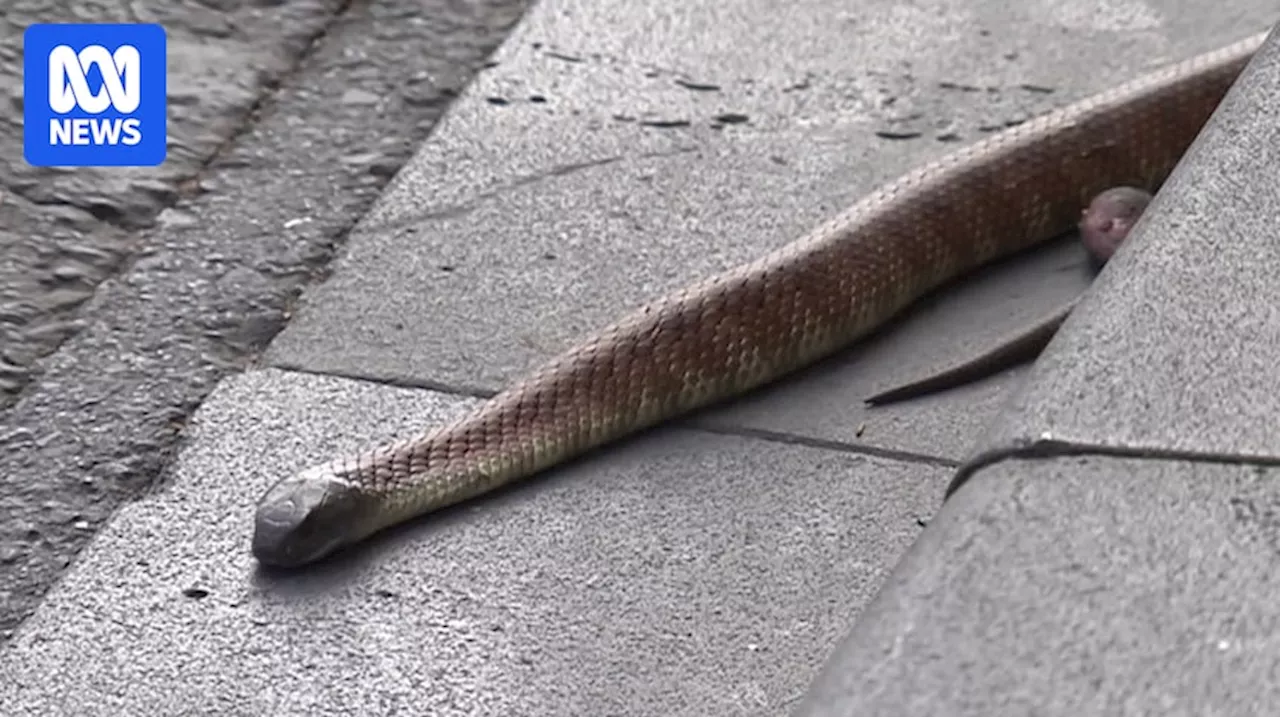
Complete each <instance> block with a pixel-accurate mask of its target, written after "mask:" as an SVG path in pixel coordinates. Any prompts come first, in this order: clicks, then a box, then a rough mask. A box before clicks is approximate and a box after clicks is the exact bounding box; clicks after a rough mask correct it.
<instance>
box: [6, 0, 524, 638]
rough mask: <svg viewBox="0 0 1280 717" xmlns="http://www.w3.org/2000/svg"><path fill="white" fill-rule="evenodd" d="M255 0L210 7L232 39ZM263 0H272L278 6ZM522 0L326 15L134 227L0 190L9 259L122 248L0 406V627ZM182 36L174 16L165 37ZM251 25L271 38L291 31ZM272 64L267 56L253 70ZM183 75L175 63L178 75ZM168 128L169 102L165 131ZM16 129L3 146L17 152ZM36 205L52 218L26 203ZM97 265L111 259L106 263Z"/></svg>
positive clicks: (127, 493)
mask: <svg viewBox="0 0 1280 717" xmlns="http://www.w3.org/2000/svg"><path fill="white" fill-rule="evenodd" d="M78 7H83V6H78ZM142 7H143V5H141V4H140V3H132V4H130V8H135V9H141V8H142ZM166 7H168V8H169V9H171V10H172V9H173V8H172V7H171V6H168V5H166ZM253 7H257V5H255V4H248V3H230V4H229V5H228V6H227V7H225V8H221V9H219V10H218V13H220V14H222V15H224V16H226V18H227V22H232V21H234V22H235V23H236V27H239V26H240V25H241V24H244V25H249V26H253V27H251V28H249V29H244V30H243V32H242V31H241V30H236V32H235V33H234V36H235V37H241V36H252V37H257V36H259V33H262V32H264V31H265V29H266V28H263V27H257V26H256V25H257V24H258V23H265V22H266V20H265V19H263V18H258V19H256V20H255V19H254V17H255V16H253V15H252V14H250V15H248V16H242V15H243V13H252V12H255V11H253V10H252V8H253ZM263 7H264V8H265V9H264V10H262V12H275V13H281V12H287V11H288V7H289V5H288V4H287V3H286V4H281V3H266V4H265V5H263ZM522 9H523V8H522V5H521V3H519V2H509V1H508V0H496V1H495V2H478V3H469V4H466V3H443V2H435V1H434V0H404V1H403V2H400V1H395V2H393V1H390V0H386V1H382V0H380V1H379V2H377V3H357V4H355V5H353V6H352V7H350V8H349V9H347V10H346V11H345V12H343V13H342V14H340V15H337V16H334V17H330V18H329V19H328V21H327V23H326V24H325V25H324V36H323V37H322V38H320V39H319V40H317V42H316V43H315V44H314V46H312V47H311V49H310V50H308V52H307V54H306V55H305V57H302V58H298V59H297V62H298V63H299V66H298V67H297V68H296V70H293V71H292V72H291V73H288V74H286V75H285V76H284V78H283V79H282V80H281V82H282V84H281V85H280V86H279V87H278V88H276V89H275V90H274V92H272V93H271V94H270V96H269V97H266V96H264V97H261V98H259V101H257V105H256V109H255V110H254V112H253V114H252V117H251V118H244V119H245V121H246V123H247V124H245V125H244V126H243V128H242V129H241V130H240V134H239V135H237V136H236V137H235V138H234V139H233V140H232V141H229V142H228V143H227V144H226V146H225V147H223V148H222V149H221V150H219V151H218V152H217V154H216V156H215V157H214V158H212V159H210V160H209V162H208V166H206V167H204V168H203V169H200V170H199V171H198V173H197V174H196V175H195V180H194V183H192V184H191V185H190V187H189V191H187V192H184V193H183V194H181V196H178V195H174V196H173V197H171V198H172V199H173V200H174V203H173V204H172V205H171V206H169V207H167V208H165V209H163V210H162V211H160V213H159V214H158V215H157V216H156V217H155V218H154V220H155V225H154V226H152V227H150V228H148V229H145V230H142V231H139V232H136V233H129V232H128V231H127V230H126V229H124V228H123V227H119V228H117V227H116V226H115V225H114V224H111V223H104V222H100V221H97V220H94V219H92V217H88V215H86V214H84V212H83V211H81V210H79V209H77V208H74V207H71V206H70V205H65V204H64V205H57V206H49V207H44V206H34V207H33V206H32V202H31V201H30V200H29V199H23V198H19V199H14V198H12V197H10V198H9V200H7V201H6V202H5V203H4V204H2V205H0V217H3V218H4V219H6V220H8V219H12V221H13V224H7V223H6V224H5V227H6V229H8V230H9V231H12V232H13V234H12V236H13V237H15V238H16V240H17V241H18V243H17V245H16V246H14V247H5V251H9V250H10V248H12V249H13V250H14V251H17V252H20V253H18V254H14V256H15V257H18V258H19V259H20V260H23V261H25V259H22V257H25V256H28V254H27V253H25V252H30V256H33V257H35V258H33V259H32V263H31V266H32V267H38V266H39V262H41V261H46V260H45V259H41V258H40V257H41V256H54V257H56V256H57V255H58V253H59V252H62V253H64V254H66V255H68V256H73V257H74V256H77V255H78V253H77V252H80V251H82V250H81V249H77V248H76V247H78V246H85V247H89V249H85V250H83V251H86V252H87V251H90V250H93V251H96V250H97V248H100V247H101V246H103V243H102V242H107V241H109V242H112V243H113V244H112V245H113V246H119V247H122V248H125V249H131V250H133V251H134V253H133V255H132V257H131V259H130V260H129V261H128V262H126V263H125V265H124V269H123V273H122V274H119V275H118V276H116V277H114V278H111V279H108V280H106V281H105V282H104V283H103V284H102V285H101V286H100V287H99V288H98V290H97V291H96V294H95V295H94V296H93V298H92V299H91V300H90V301H89V302H88V303H87V304H85V305H84V306H81V307H80V308H79V309H76V310H75V311H74V314H73V316H74V320H75V321H76V328H77V331H78V332H77V333H74V334H73V335H72V336H71V337H70V338H69V339H67V340H65V342H63V343H62V344H61V346H60V349H59V350H58V351H57V352H56V353H54V354H52V355H51V356H49V357H47V358H45V359H42V360H38V361H36V362H35V363H34V364H31V368H32V370H33V371H34V374H35V375H36V376H37V378H36V380H35V382H34V383H32V384H30V385H28V386H27V387H26V388H25V389H24V390H23V393H22V394H21V396H20V400H18V402H17V403H16V404H15V405H14V406H13V407H12V408H10V409H9V410H7V411H4V412H0V516H3V520H0V639H3V637H4V636H7V633H8V632H9V631H10V630H11V629H12V627H13V626H14V625H16V624H17V623H18V621H19V620H21V619H22V617H23V616H24V615H26V614H27V613H28V612H30V610H31V609H33V608H34V606H35V604H36V602H37V600H38V599H39V597H40V596H41V595H42V594H43V593H44V591H45V590H46V588H47V587H48V585H49V584H50V583H51V582H52V581H53V580H54V579H55V578H56V576H57V575H58V574H59V572H60V571H61V570H62V569H63V568H64V567H66V565H67V564H68V563H69V562H70V560H71V559H72V558H73V556H74V555H75V554H76V552H77V551H78V550H79V548H80V546H82V545H83V544H84V543H85V542H86V541H87V540H88V539H89V538H90V537H91V536H92V535H93V532H94V530H96V529H97V527H98V526H100V525H101V524H102V522H103V521H104V520H105V519H106V518H107V517H108V516H109V515H110V514H111V513H112V511H113V510H114V509H115V508H116V507H117V506H119V505H120V504H121V503H122V502H123V501H125V500H128V499H130V498H131V497H133V496H134V495H135V494H136V493H137V491H138V490H139V489H141V488H143V487H145V486H146V485H147V484H148V483H150V482H151V481H153V480H155V478H156V476H157V475H158V474H159V472H160V470H161V469H162V467H163V466H164V465H166V464H167V462H168V461H169V460H170V459H171V457H172V452H171V449H172V447H173V445H174V442H175V439H176V437H177V436H178V435H179V433H180V431H181V430H182V427H183V424H184V423H185V421H186V419H187V417H188V416H189V415H190V413H191V411H192V410H193V409H194V408H195V407H196V406H197V405H198V404H199V402H200V400H201V399H202V398H203V397H204V396H205V395H206V394H207V393H208V391H210V390H211V389H212V388H213V386H214V385H215V384H216V382H217V380H218V379H219V378H220V377H222V376H225V375H227V374H229V373H231V372H234V371H238V370H239V369H241V368H242V367H243V366H244V365H245V364H246V363H247V362H249V361H250V360H251V359H252V357H253V355H254V352H255V351H256V350H257V349H259V348H260V347H261V346H262V345H263V344H264V343H265V342H266V341H268V340H269V339H270V338H271V336H272V335H273V334H274V333H275V331H276V330H278V328H279V326H280V325H281V324H282V323H283V322H284V320H285V318H286V317H287V316H288V313H289V311H290V310H291V303H292V301H293V298H294V296H295V295H296V293H297V291H298V289H299V287H300V286H301V285H303V284H304V283H306V282H308V281H312V280H314V279H315V277H316V276H317V275H318V274H322V273H323V271H324V269H325V267H326V265H327V263H328V260H329V258H330V256H331V254H332V251H333V247H334V246H336V245H338V244H340V243H341V241H342V240H343V239H344V238H345V235H346V232H347V230H348V229H349V228H350V226H351V224H352V223H353V222H354V221H355V220H356V219H357V218H358V217H359V216H360V215H362V214H363V213H364V212H365V211H366V210H367V209H368V207H369V205H370V203H371V202H372V201H373V199H374V198H375V197H376V196H377V195H378V193H379V192H380V191H381V188H382V186H383V185H384V184H385V183H386V181H387V180H388V178H389V177H390V176H391V175H393V174H394V173H395V171H396V170H397V168H398V167H399V166H400V164H401V163H402V162H403V161H404V160H405V159H406V158H407V157H408V155H409V153H410V152H411V151H412V149H413V148H414V147H415V146H416V144H417V143H418V142H419V141H421V139H422V138H423V137H424V136H425V135H426V134H427V132H428V131H429V130H430V128H431V127H432V126H433V124H434V122H435V120H436V119H437V118H438V117H439V116H440V114H441V113H442V112H443V110H444V108H445V107H446V106H447V104H448V102H449V101H450V100H451V99H452V98H453V97H454V96H456V95H457V93H458V92H459V91H460V90H461V88H462V87H464V86H465V84H466V83H467V82H468V81H469V79H470V77H471V75H472V74H473V73H474V72H475V71H476V70H477V69H478V68H479V66H480V65H481V64H482V63H483V62H484V60H485V57H486V56H487V54H488V53H489V52H490V51H491V50H492V48H493V47H494V46H495V45H496V44H497V43H498V42H499V41H500V40H501V38H502V36H503V34H504V33H505V31H506V28H508V27H509V26H510V25H511V23H513V22H514V21H515V20H516V19H517V18H518V16H519V14H520V12H521V11H522ZM33 12H34V11H33ZM237 13H241V14H237ZM59 16H60V15H58V13H54V12H53V11H50V14H49V15H48V16H41V17H40V18H39V19H51V18H53V17H59ZM6 17H7V18H8V17H9V16H8V15H6ZM33 17H34V15H33ZM95 17H97V16H95ZM101 17H103V18H107V17H111V16H110V15H109V14H107V13H105V11H104V13H103V15H102V16H101ZM165 17H168V16H167V15H166V16H165ZM271 17H272V18H274V19H273V22H278V23H281V24H285V25H288V24H290V23H289V22H287V20H288V18H287V17H285V16H282V17H279V18H276V17H275V16H271ZM165 22H166V23H167V22H168V20H165ZM175 22H177V21H175ZM11 23H12V20H11ZM295 24H296V23H295ZM181 34H182V31H181V27H180V26H179V27H175V28H174V29H172V30H171V32H170V38H171V42H173V41H174V38H177V37H179V36H181ZM16 36H17V37H20V33H19V34H17V35H16ZM262 42H264V43H265V44H266V45H270V46H271V50H270V51H272V52H275V51H277V50H279V49H280V48H282V47H285V46H287V45H288V43H285V42H283V41H279V40H276V41H265V40H264V41H262ZM228 52H231V51H230V50H228ZM232 54H234V53H232ZM255 57H256V56H254V55H251V54H250V55H244V54H243V53H242V55H237V56H235V57H226V58H223V59H221V60H219V61H218V62H215V63H213V64H214V66H215V69H217V71H218V72H220V73H226V72H230V71H231V70H232V69H233V68H234V67H236V66H238V63H243V64H244V65H245V66H246V67H250V68H252V67H253V66H254V63H255V62H256V60H255V59H254V58H255ZM270 67H271V65H270V64H269V63H265V61H264V64H262V65H259V66H257V67H256V69H254V70H253V72H256V73H261V72H266V71H268V70H269V69H270ZM187 71H188V74H190V73H191V72H194V68H191V67H188V68H187ZM217 76H221V75H217ZM190 82H191V84H192V85H194V86H195V87H197V88H202V89H208V90H209V92H210V94H211V96H212V97H214V98H216V97H219V96H222V95H223V94H226V93H225V92H221V91H214V89H215V88H213V85H212V83H213V82H214V78H213V77H210V78H205V79H199V78H195V79H191V80H190ZM183 86H185V85H184V84H183V81H182V80H181V78H179V84H178V85H177V88H175V89H180V88H181V87H183ZM262 89H264V90H265V88H262ZM191 91H192V92H196V90H195V89H193V90H191ZM228 92H229V91H228ZM237 96H238V95H237ZM209 101H210V102H212V101H213V100H212V99H211V100H209ZM176 104H181V103H176ZM200 108H203V109H200V111H201V112H204V111H205V110H207V109H209V108H207V107H205V105H203V104H202V105H200ZM197 109H199V108H197ZM243 109H245V110H246V111H247V110H248V107H247V106H246V107H244V108H243ZM194 111H195V110H193V112H194ZM201 117H203V118H204V120H205V121H204V124H201V125H199V126H197V127H194V128H193V130H192V131H193V132H196V134H199V133H200V132H206V131H212V128H215V127H217V126H221V125H219V124H218V122H220V120H218V119H217V118H216V117H214V116H212V115H203V114H200V113H199V112H197V113H196V114H194V115H192V121H195V120H196V119H199V118H201ZM250 120H251V121H250ZM182 126H183V125H182V122H180V121H177V120H171V127H173V131H174V132H177V133H178V136H179V137H181V136H182V135H181V132H182V131H183V130H182ZM14 141H15V142H16V141H17V140H14ZM14 146H15V149H14V152H15V154H12V155H6V157H9V156H12V157H15V158H17V157H21V153H20V150H19V149H17V148H16V147H17V146H18V145H16V144H15V145H14ZM201 146H204V145H201ZM181 157H182V155H181V154H179V155H177V156H175V159H174V160H172V161H174V162H179V160H181ZM9 161H20V160H9ZM165 166H166V167H167V166H168V165H167V164H166V165H165ZM162 169H163V168H162ZM196 169H197V167H195V166H194V165H193V166H192V170H193V171H194V170H196ZM165 171H168V170H165ZM64 179H65V182H70V183H71V184H55V185H50V186H55V187H61V189H58V190H57V191H65V192H67V193H69V196H70V195H75V196H81V195H79V194H76V191H77V190H76V187H78V186H79V185H77V184H75V182H77V181H80V180H77V179H76V175H74V173H73V174H68V175H67V176H66V177H65V178H64ZM59 181H62V180H59ZM84 181H89V180H84ZM50 191H53V190H50ZM104 196H105V195H104ZM113 196H115V195H113ZM41 201H43V200H41ZM68 201H70V200H68ZM121 201H123V200H121ZM42 216H44V217H49V218H48V219H47V220H41V221H36V220H37V219H39V218H40V217H42ZM59 217H62V219H60V220H59V219H58V218H59ZM95 232H96V234H94V233H95ZM90 234H94V236H93V237H90ZM0 235H3V231H2V230H0ZM94 237H100V239H99V238H94ZM93 242H98V243H96V244H95V243H93ZM55 243H57V245H56V246H55ZM63 243H65V245H66V246H67V247H69V248H65V249H59V248H58V247H59V246H62V245H63ZM8 256H10V255H9V254H6V255H5V258H8ZM86 261H88V260H86ZM103 261H104V262H105V261H106V260H105V259H104V260H103ZM111 261H115V260H114V259H113V260H111ZM90 263H91V262H90ZM108 263H110V262H108ZM0 266H5V262H4V261H0ZM95 266H98V268H97V269H95V271H98V272H99V274H101V275H107V274H109V271H110V270H109V269H108V268H106V267H107V263H103V264H101V265H95ZM4 271H5V270H4V269H0V273H4ZM26 271H27V270H26V269H21V268H19V269H15V272H16V274H17V275H22V276H26V275H27V274H26ZM7 277H9V275H8V274H5V275H4V277H0V278H3V280H4V281H5V282H8V278H7ZM23 286H24V285H23V284H22V283H21V282H18V283H12V282H8V283H5V284H3V286H0V291H4V290H9V289H11V288H13V287H17V290H18V291H19V292H23V291H26V289H24V288H23ZM32 291H36V290H34V289H33V290H32ZM24 295H25V294H24ZM31 296H32V297H35V298H33V299H32V301H36V300H38V299H39V297H40V296H43V295H40V294H38V293H35V294H31ZM37 314H38V315H40V316H44V314H39V312H36V314H33V315H37ZM24 321H25V319H24ZM6 336H8V335H7V334H6ZM14 346H24V347H29V346H30V344H28V343H23V342H22V341H19V340H17V339H15V340H14V342H12V343H10V342H9V340H8V339H7V338H6V339H5V343H4V347H5V349H6V350H8V349H9V348H10V347H14Z"/></svg>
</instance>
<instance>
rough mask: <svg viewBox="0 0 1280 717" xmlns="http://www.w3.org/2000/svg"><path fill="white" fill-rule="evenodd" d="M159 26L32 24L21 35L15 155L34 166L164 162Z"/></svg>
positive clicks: (163, 45) (162, 62)
mask: <svg viewBox="0 0 1280 717" xmlns="http://www.w3.org/2000/svg"><path fill="white" fill-rule="evenodd" d="M166 49H167V42H166V38H165V34H164V28H163V27H161V26H160V25H156V24H133V25H110V24H76V25H70V24H67V25H63V24H39V25H31V26H30V27H28V28H27V30H26V32H25V33H24V34H23V38H22V77H23V128H22V142H23V153H24V154H25V155H26V158H27V162H28V163H30V164H32V165H36V166H46V167H48V166H60V167H142V166H155V165H157V164H160V163H161V162H163V161H164V157H165V149H166V135H167V128H166V122H167V116H168V103H167V99H166V91H167V89H168V85H167V79H166V70H167V68H166V65H165V63H166V60H167V58H166V56H165V55H166Z"/></svg>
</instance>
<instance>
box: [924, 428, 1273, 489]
mask: <svg viewBox="0 0 1280 717" xmlns="http://www.w3.org/2000/svg"><path fill="white" fill-rule="evenodd" d="M1080 457H1098V458H1137V459H1141V460H1157V461H1180V462H1185V463H1209V464H1215V465H1254V466H1259V467H1280V455H1275V456H1273V455H1249V454H1244V453H1213V452H1206V451H1188V450H1178V449H1174V448H1141V447H1135V446H1113V445H1106V444H1102V443H1087V442H1076V441H1064V440H1060V439H1054V438H1042V439H1037V440H1033V441H1026V442H1020V443H1016V444H1014V445H1009V446H1001V447H999V448H992V449H989V450H986V451H982V452H981V453H978V454H977V455H975V456H974V457H972V458H970V459H969V460H968V461H966V462H965V463H964V464H963V465H961V466H960V469H959V470H958V471H956V474H955V476H954V477H953V478H952V479H951V483H950V484H949V485H948V486H947V492H946V497H947V498H950V497H951V495H952V494H953V493H955V492H956V491H957V490H959V489H960V487H961V486H962V485H964V484H965V483H966V482H968V481H969V479H970V478H972V477H973V476H974V475H975V474H977V473H978V472H979V471H981V470H983V469H985V468H989V467H991V466H994V465H996V464H999V463H1005V462H1008V461H1011V460H1033V459H1052V458H1080Z"/></svg>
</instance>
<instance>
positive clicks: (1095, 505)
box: [795, 457, 1280, 717]
mask: <svg viewBox="0 0 1280 717" xmlns="http://www.w3.org/2000/svg"><path fill="white" fill-rule="evenodd" d="M1277 478H1280V472H1277V469H1275V468H1274V467H1272V468H1264V467H1259V466H1251V465H1214V464H1204V463H1199V464H1198V463H1191V462H1178V461H1157V460H1138V459H1129V458H1100V457H1090V458H1083V457H1082V458H1062V459H1057V460H1052V461H1022V460H1011V461H1009V462H1006V463H1002V464H999V465H995V466H992V467H990V468H988V469H985V470H983V471H981V472H980V473H978V474H977V475H975V476H974V478H973V479H972V480H971V481H970V482H969V483H968V484H966V485H965V486H964V487H963V488H961V489H960V490H959V491H958V492H956V493H955V494H954V495H953V496H952V497H951V498H950V499H949V500H948V501H947V502H946V504H944V505H943V507H942V508H941V510H939V512H938V514H937V516H936V517H935V518H934V520H933V521H932V522H931V523H930V525H929V529H928V530H926V531H925V532H924V534H923V535H922V536H921V537H920V540H918V541H917V542H916V544H915V545H914V546H913V547H912V548H911V550H910V551H908V553H907V555H906V557H904V559H903V560H902V562H901V563H900V564H899V565H898V567H897V568H896V569H895V571H894V574H893V576H892V577H890V578H889V580H888V581H887V582H886V587H885V590H884V591H883V592H881V593H880V594H879V595H878V596H877V597H876V599H875V600H874V601H873V602H872V603H871V604H870V605H868V606H867V608H866V610H865V612H864V613H863V614H862V615H861V616H860V618H859V619H858V621H857V622H856V623H855V626H854V629H853V631H852V632H851V633H850V635H849V636H848V638H846V639H845V640H844V641H843V642H842V643H841V645H840V647H839V648H838V649H837V650H836V652H835V653H834V655H833V657H832V659H831V662H830V663H828V665H827V667H826V668H824V671H823V675H822V677H821V678H820V679H819V680H818V682H817V683H815V685H814V688H813V690H812V691H811V692H810V693H809V694H808V695H807V697H806V699H805V701H804V703H803V704H802V706H801V708H800V709H798V710H797V711H796V712H795V714H796V715H797V716H798V717H801V716H802V717H834V716H835V715H867V716H870V715H894V716H896V715H903V714H911V715H948V716H949V717H964V716H966V715H983V716H984V717H988V716H996V715H1026V714H1037V715H1046V716H1053V715H1064V716H1065V715H1082V714H1087V715H1101V714H1125V715H1162V716H1163V715H1205V714H1231V715H1250V714H1267V713H1269V712H1270V711H1271V707H1270V706H1271V705H1274V704H1275V703H1276V700H1277V699H1280V694H1277V683H1276V681H1275V680H1274V676H1275V674H1276V672H1277V670H1280V638H1278V637H1277V636H1278V635H1280V608H1277V604H1276V600H1275V595H1276V591H1277V589H1280V521H1278V520H1277V515H1278V513H1277V509H1276V508H1277V505H1280V482H1278V481H1277Z"/></svg>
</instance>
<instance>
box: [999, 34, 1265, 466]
mask: <svg viewBox="0 0 1280 717" xmlns="http://www.w3.org/2000/svg"><path fill="white" fill-rule="evenodd" d="M1277 78H1280V45H1278V44H1277V43H1274V42H1272V43H1270V44H1269V45H1268V46H1266V47H1264V48H1263V49H1262V50H1261V51H1260V52H1259V55H1258V57H1257V58H1256V60H1255V62H1254V63H1253V64H1252V65H1251V66H1250V68H1249V69H1248V70H1247V72H1246V74H1245V75H1244V76H1243V77H1242V78H1241V80H1240V82H1238V83H1237V84H1236V86H1235V88H1234V90H1233V92H1232V93H1231V94H1230V95H1229V96H1228V97H1227V99H1226V100H1225V101H1224V102H1223V103H1222V105H1221V106H1220V108H1219V112H1218V114H1217V116H1216V117H1215V121H1214V122H1213V123H1212V124H1211V125H1210V127H1209V128H1208V129H1207V130H1206V131H1205V132H1204V133H1203V134H1202V135H1201V136H1200V139H1199V141H1198V142H1197V143H1196V145H1195V147H1193V149H1192V151H1191V152H1190V153H1189V154H1188V156H1187V157H1186V159H1185V160H1184V162H1183V165H1182V167H1181V168H1180V171H1179V172H1178V173H1176V174H1175V176H1174V177H1173V178H1171V180H1170V181H1169V182H1168V183H1167V184H1166V186H1165V187H1164V189H1163V190H1162V191H1161V193H1160V196H1159V197H1158V199H1157V202H1156V204H1155V205H1154V206H1153V207H1152V209H1151V215H1150V216H1149V217H1148V218H1147V221H1145V222H1144V224H1145V226H1143V227H1140V228H1138V229H1137V231H1136V233H1135V236H1134V240H1135V242H1134V245H1133V246H1132V247H1130V249H1132V250H1131V251H1123V252H1122V253H1121V255H1120V256H1118V257H1117V258H1116V264H1115V265H1114V266H1112V267H1109V268H1108V270H1107V271H1106V272H1104V274H1103V276H1101V277H1100V278H1099V281H1098V285H1097V287H1096V288H1097V291H1096V293H1094V294H1092V295H1091V296H1090V297H1088V298H1087V299H1086V300H1085V302H1084V303H1083V305H1081V306H1080V307H1079V308H1078V309H1077V311H1078V312H1079V313H1078V314H1077V315H1076V316H1075V317H1073V319H1074V320H1073V321H1072V322H1071V326H1070V327H1069V329H1068V330H1065V331H1063V332H1062V335H1061V346H1059V347H1057V348H1058V350H1056V351H1053V352H1052V353H1050V354H1048V355H1046V357H1045V360H1044V361H1041V362H1039V363H1038V364H1037V365H1036V368H1035V371H1034V381H1033V387H1032V389H1031V390H1030V391H1028V392H1026V393H1024V394H1021V395H1020V396H1019V398H1018V400H1017V402H1016V404H1015V405H1014V406H1011V410H1009V411H1008V412H1006V413H1005V414H1003V415H1002V416H1001V418H1000V421H999V422H998V424H997V425H996V426H995V427H994V430H993V432H992V434H991V435H990V436H989V437H988V439H987V440H985V441H984V447H986V448H995V447H999V446H1002V445H1005V446H1008V445H1017V444H1020V443H1025V442H1026V441H1029V440H1032V439H1039V438H1051V439H1052V440H1054V441H1059V442H1064V443H1080V444H1086V445H1097V446H1106V447H1109V448H1113V449H1119V450H1129V451H1143V450H1155V451H1161V452H1165V453H1168V452H1178V453H1186V454H1198V455H1207V454H1216V455H1222V456H1241V457H1252V458H1259V459H1261V458H1271V459H1275V458H1276V457H1278V456H1280V442H1278V441H1277V433H1276V428H1275V426H1276V419H1275V417H1276V416H1277V415H1280V393H1277V392H1276V390H1275V379H1276V376H1275V368H1274V367H1275V365H1276V357H1277V356H1280V285H1277V283H1276V281H1275V267H1276V266H1277V265H1280V244H1278V243H1277V242H1276V231H1275V225H1276V219H1275V218H1276V215H1277V211H1280V127H1277V125H1276V123H1275V122H1274V121H1272V120H1271V118H1273V117H1275V115H1276V113H1277V112H1280V92H1277V85H1276V81H1275V80H1276V79H1277Z"/></svg>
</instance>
